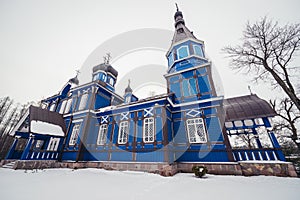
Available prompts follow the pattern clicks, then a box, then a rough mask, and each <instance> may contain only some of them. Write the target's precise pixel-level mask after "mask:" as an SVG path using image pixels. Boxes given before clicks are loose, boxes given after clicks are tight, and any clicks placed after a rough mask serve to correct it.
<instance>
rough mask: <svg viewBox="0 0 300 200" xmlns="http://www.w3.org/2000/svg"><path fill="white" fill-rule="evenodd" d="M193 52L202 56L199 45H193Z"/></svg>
mask: <svg viewBox="0 0 300 200" xmlns="http://www.w3.org/2000/svg"><path fill="white" fill-rule="evenodd" d="M194 52H195V54H196V55H198V56H201V57H204V55H203V51H202V48H201V46H199V45H194Z"/></svg>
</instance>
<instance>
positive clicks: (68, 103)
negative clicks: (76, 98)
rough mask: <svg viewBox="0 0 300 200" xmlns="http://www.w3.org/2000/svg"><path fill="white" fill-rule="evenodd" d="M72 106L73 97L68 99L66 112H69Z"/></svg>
mask: <svg viewBox="0 0 300 200" xmlns="http://www.w3.org/2000/svg"><path fill="white" fill-rule="evenodd" d="M71 106H72V98H70V99H68V101H67V105H66V109H65V112H64V113H69V112H70V109H71Z"/></svg>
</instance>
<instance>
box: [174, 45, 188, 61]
mask: <svg viewBox="0 0 300 200" xmlns="http://www.w3.org/2000/svg"><path fill="white" fill-rule="evenodd" d="M177 52H178V58H179V59H181V58H185V57H187V56H188V55H189V54H188V48H187V46H182V47H180V48H179V49H178V50H177Z"/></svg>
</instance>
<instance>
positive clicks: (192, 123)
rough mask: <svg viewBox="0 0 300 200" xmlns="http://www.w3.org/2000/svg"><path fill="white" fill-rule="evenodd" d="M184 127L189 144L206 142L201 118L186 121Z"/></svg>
mask: <svg viewBox="0 0 300 200" xmlns="http://www.w3.org/2000/svg"><path fill="white" fill-rule="evenodd" d="M186 126H187V132H188V137H189V142H190V143H205V142H207V138H206V130H205V126H204V122H203V119H202V118H194V119H188V120H187V121H186Z"/></svg>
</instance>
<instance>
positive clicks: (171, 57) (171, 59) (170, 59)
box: [168, 52, 174, 66]
mask: <svg viewBox="0 0 300 200" xmlns="http://www.w3.org/2000/svg"><path fill="white" fill-rule="evenodd" d="M168 61H169V66H170V65H171V64H172V63H173V61H174V59H173V53H172V52H171V53H170V54H169V56H168Z"/></svg>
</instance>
